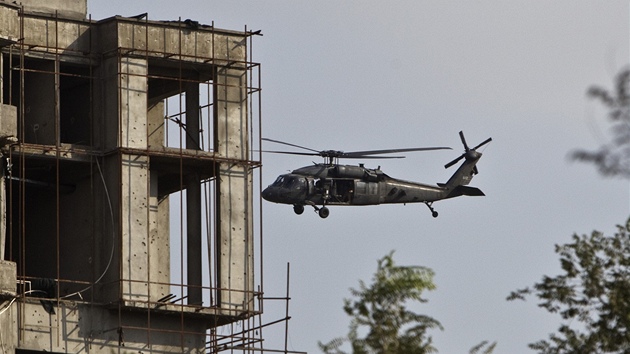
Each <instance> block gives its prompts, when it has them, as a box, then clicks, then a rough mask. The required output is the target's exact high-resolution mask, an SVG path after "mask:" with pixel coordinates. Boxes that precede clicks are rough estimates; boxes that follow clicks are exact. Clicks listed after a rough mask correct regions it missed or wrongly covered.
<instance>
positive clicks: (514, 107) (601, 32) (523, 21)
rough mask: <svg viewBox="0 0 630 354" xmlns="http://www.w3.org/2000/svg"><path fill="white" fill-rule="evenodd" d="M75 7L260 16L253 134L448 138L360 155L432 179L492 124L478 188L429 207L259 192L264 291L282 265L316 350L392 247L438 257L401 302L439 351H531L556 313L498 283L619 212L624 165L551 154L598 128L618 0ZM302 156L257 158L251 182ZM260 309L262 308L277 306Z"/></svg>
mask: <svg viewBox="0 0 630 354" xmlns="http://www.w3.org/2000/svg"><path fill="white" fill-rule="evenodd" d="M88 11H89V13H91V14H92V18H93V19H102V18H106V17H110V16H113V15H116V14H118V15H123V16H132V15H136V14H139V13H142V12H147V11H148V12H149V18H150V19H152V20H176V19H177V18H178V17H181V18H182V19H186V18H191V19H193V20H196V21H199V22H201V23H205V24H209V23H211V22H212V21H214V23H215V25H216V26H217V27H220V28H226V29H234V30H241V29H243V28H244V26H245V25H247V28H248V29H252V30H257V29H261V30H262V33H263V34H264V36H263V37H257V38H255V39H254V47H253V50H254V52H253V61H255V62H259V63H261V66H262V88H263V94H262V99H263V109H262V114H263V130H264V132H263V136H265V137H269V138H273V139H279V140H284V141H289V142H292V143H296V144H300V145H304V146H308V147H311V148H314V149H321V150H323V149H338V150H346V151H350V150H366V149H385V148H401V147H412V146H443V145H446V146H451V147H453V148H454V149H455V150H453V151H437V152H424V153H412V154H408V155H407V159H404V160H383V161H374V162H370V163H368V164H367V165H368V167H376V166H377V165H381V167H382V169H383V170H384V171H385V172H386V173H387V174H389V175H391V176H393V177H398V178H402V179H407V180H415V181H421V182H425V183H431V184H433V183H436V182H445V181H446V180H447V179H448V177H449V176H450V175H451V174H452V173H453V172H454V170H455V169H454V168H452V169H450V170H444V168H443V165H444V164H445V163H446V162H448V161H450V160H452V159H453V158H455V157H457V156H458V155H459V154H460V153H461V150H462V146H461V143H460V141H459V137H458V135H457V133H458V132H459V131H460V130H463V131H464V132H465V134H466V138H467V140H468V142H469V144H470V145H476V144H477V143H479V142H481V141H483V140H484V139H486V138H487V137H492V138H493V142H492V143H491V144H489V145H486V146H484V148H483V149H482V152H483V153H484V156H483V158H482V159H481V161H480V162H479V165H478V167H479V170H480V174H479V175H478V176H476V177H475V179H474V180H473V181H472V183H471V185H472V186H475V187H479V188H480V189H482V190H483V191H484V192H485V193H486V195H487V196H486V197H482V198H473V197H464V198H458V199H452V200H448V201H443V202H438V203H435V204H434V207H435V208H436V209H437V210H438V212H439V213H440V216H439V217H438V218H437V219H433V218H432V217H431V214H430V212H429V210H428V209H427V208H426V207H425V206H424V205H422V204H419V205H418V204H416V205H413V204H410V205H406V206H403V205H385V206H379V207H337V208H335V207H333V208H331V215H330V217H329V218H328V219H326V220H322V219H320V218H319V217H318V216H317V215H316V214H314V213H312V212H310V210H308V209H307V211H306V212H305V213H304V214H303V215H301V216H297V215H295V214H294V213H293V211H292V208H291V207H290V206H287V205H276V204H270V203H265V204H263V207H264V209H263V215H264V218H265V219H264V237H265V245H264V249H265V264H264V266H265V278H264V279H265V284H264V285H265V290H266V293H267V295H269V296H282V295H284V294H285V282H286V280H285V275H286V264H287V262H290V264H291V279H290V282H291V289H290V291H291V298H292V300H291V302H290V315H291V316H292V320H291V321H290V324H289V332H290V337H289V347H290V348H291V349H294V350H302V351H308V352H310V353H317V352H319V350H318V349H317V341H318V340H321V341H328V340H329V339H332V338H333V337H337V336H340V335H344V334H346V333H347V330H348V324H349V318H348V317H347V316H346V315H345V314H344V313H343V310H342V305H343V298H345V297H349V296H350V294H349V291H348V289H349V288H350V287H357V286H358V280H359V279H363V280H366V281H369V280H370V277H371V275H372V274H373V273H374V271H375V270H376V260H377V259H379V258H381V257H382V256H384V255H385V254H387V253H388V252H389V251H390V250H395V251H396V253H395V255H394V258H395V260H396V262H397V263H398V264H401V265H403V264H406V265H412V264H413V265H423V266H426V267H429V268H432V269H433V270H434V271H435V272H436V277H435V282H436V284H437V290H435V291H433V292H430V293H428V294H427V297H428V299H429V302H428V303H426V304H422V305H420V306H418V307H416V308H415V309H416V310H417V311H418V312H421V313H425V314H427V315H430V316H433V317H434V318H436V319H438V320H439V321H441V323H442V324H443V326H444V331H442V332H440V331H435V332H432V333H431V334H432V335H433V337H434V343H435V346H436V347H437V348H438V349H439V351H440V352H441V353H467V352H468V350H469V349H470V348H471V347H472V346H473V345H475V344H477V343H479V342H481V341H482V340H485V339H487V340H490V341H497V342H498V347H497V349H496V352H497V353H528V352H531V351H530V350H529V349H528V348H527V346H526V345H527V343H530V342H533V341H537V340H539V339H543V338H546V337H547V335H548V333H549V332H551V331H554V330H555V329H556V328H557V327H558V324H559V318H557V317H554V316H551V315H548V314H547V313H546V312H545V311H544V310H542V309H539V308H538V307H537V306H536V301H535V300H534V299H531V300H530V301H527V302H506V301H505V297H506V296H507V295H508V294H509V292H510V291H512V290H515V289H517V288H522V287H525V286H528V285H531V284H533V283H534V282H536V281H538V280H540V279H541V277H542V276H543V275H544V274H549V275H553V274H556V273H557V272H558V270H559V267H558V257H557V255H556V254H555V253H554V251H553V250H554V244H557V243H566V242H569V241H570V237H571V235H572V234H573V233H575V232H577V233H580V234H582V233H590V232H591V231H592V230H593V229H598V230H601V231H605V232H606V233H609V234H610V233H612V232H614V231H615V224H619V223H623V222H624V221H625V219H626V218H627V217H628V215H629V213H630V210H629V208H630V207H629V188H628V182H627V181H623V180H619V179H605V178H602V177H601V176H599V175H598V174H597V172H596V170H595V168H594V167H593V166H590V165H585V164H579V163H572V162H570V161H568V159H567V154H568V153H569V152H570V151H571V150H573V149H575V148H589V149H596V148H597V147H599V146H600V145H601V144H602V143H604V142H605V141H606V139H607V137H608V130H607V124H606V123H607V122H606V119H605V114H606V111H605V110H604V109H603V108H602V107H601V106H600V105H599V104H598V103H597V102H594V101H590V100H588V99H587V98H586V96H585V92H586V89H587V88H588V87H589V86H591V85H593V84H598V85H601V86H605V87H611V86H612V82H613V81H612V80H613V78H614V76H615V74H616V73H617V72H618V70H619V69H620V68H622V67H624V66H625V65H627V64H628V62H629V59H630V58H629V53H628V52H629V49H628V46H629V9H628V2H627V1H625V0H624V1H613V0H611V1H606V2H595V1H580V0H577V1H576V0H570V1H568V0H567V1H554V2H550V1H542V0H535V1H520V2H505V1H311V2H306V1H294V0H291V1H289V0H287V1H265V2H262V1H221V2H220V1H212V2H210V1H208V2H205V1H199V0H197V1H193V0H179V1H165V0H135V1H128V0H108V1H94V0H90V1H89V9H88ZM273 148H274V149H277V148H279V147H278V146H274V147H273ZM311 161H312V159H309V158H304V157H295V156H283V155H270V156H264V161H263V162H264V168H263V178H264V180H265V183H266V184H268V183H271V182H273V180H274V179H275V177H276V176H277V175H279V174H281V173H284V172H286V171H287V170H290V169H295V168H297V167H300V166H304V165H308V164H310V163H311ZM317 162H319V161H317ZM347 163H356V161H347ZM265 310H266V319H267V320H268V321H272V320H275V319H277V318H279V317H281V316H282V315H283V311H284V304H281V305H278V306H276V305H272V306H268V307H266V308H265ZM283 331H284V327H283V326H280V328H276V329H265V335H264V337H265V339H266V340H267V342H266V345H265V346H266V347H270V348H274V347H275V348H276V349H280V348H282V347H283V339H282V333H283Z"/></svg>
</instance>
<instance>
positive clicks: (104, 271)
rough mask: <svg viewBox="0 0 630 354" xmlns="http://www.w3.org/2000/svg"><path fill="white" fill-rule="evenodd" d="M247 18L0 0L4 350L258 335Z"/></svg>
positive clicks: (238, 339) (116, 348) (0, 312)
mask: <svg viewBox="0 0 630 354" xmlns="http://www.w3.org/2000/svg"><path fill="white" fill-rule="evenodd" d="M253 34H254V33H252V32H251V31H248V30H247V29H246V28H245V29H244V30H234V31H232V30H222V29H218V28H215V27H214V26H213V25H204V24H200V23H198V22H196V21H193V20H181V19H180V20H177V19H175V20H173V21H153V20H149V19H148V17H147V16H146V14H143V15H140V16H137V17H120V16H115V17H111V18H107V19H103V20H98V21H95V20H92V19H91V18H87V3H86V0H48V1H45V2H44V1H38V0H22V1H20V2H17V3H16V2H11V1H5V0H0V53H1V55H0V68H1V70H0V75H1V76H0V145H1V146H0V149H1V151H0V152H1V158H2V168H1V171H2V178H1V179H0V206H1V208H2V210H1V212H0V214H1V216H2V217H1V218H0V220H1V223H0V352H2V353H32V352H39V351H46V352H57V353H123V352H124V353H127V352H129V353H131V352H134V353H198V352H199V353H201V352H218V351H221V350H224V349H230V348H232V349H233V348H234V347H236V346H237V343H238V346H240V348H245V347H247V346H250V345H251V343H252V342H253V341H255V340H254V339H252V338H248V337H247V336H248V335H247V334H246V333H247V331H248V328H251V327H254V326H256V325H248V323H250V321H252V318H255V317H256V315H258V314H260V312H261V310H260V304H259V303H258V301H259V294H260V293H259V292H260V287H261V284H260V283H261V281H259V280H257V278H256V277H255V275H254V269H255V268H257V267H256V266H255V264H254V261H255V259H256V257H254V252H255V251H254V250H255V249H256V248H257V247H256V246H255V243H257V242H259V241H258V237H257V236H258V235H259V234H260V226H259V224H260V222H259V221H256V220H258V219H259V217H258V216H256V215H254V206H255V205H256V203H259V198H258V197H256V200H254V199H255V198H254V195H257V193H254V191H253V188H254V187H253V186H254V185H255V182H256V178H257V176H259V171H260V169H259V168H258V167H260V162H259V161H260V158H259V157H257V156H256V155H252V151H253V150H256V146H258V144H259V141H260V136H259V135H260V133H259V132H260V96H259V95H260V88H259V86H260V85H259V82H260V74H259V65H258V64H256V63H254V62H252V61H251V60H250V56H251V53H250V52H249V51H250V47H251V37H252V35H253ZM258 154H259V153H258ZM238 321H240V322H241V323H243V325H242V326H240V329H239V331H240V332H241V334H240V335H236V334H233V333H232V334H230V335H229V337H222V336H221V335H220V333H217V331H215V329H216V328H218V327H220V326H225V325H229V324H233V323H236V322H238ZM228 332H229V331H228ZM224 333H227V332H224ZM244 333H245V334H244Z"/></svg>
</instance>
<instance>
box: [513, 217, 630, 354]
mask: <svg viewBox="0 0 630 354" xmlns="http://www.w3.org/2000/svg"><path fill="white" fill-rule="evenodd" d="M555 251H556V253H557V254H559V255H560V265H561V267H562V273H561V274H560V275H558V276H555V277H549V276H544V277H543V279H542V281H541V282H539V283H536V284H534V286H533V287H532V288H525V289H520V290H517V291H515V292H512V293H511V294H510V296H509V297H508V300H514V299H525V297H526V296H528V295H534V296H536V297H537V298H538V299H539V300H540V303H539V304H538V306H540V307H542V308H544V309H546V310H547V311H549V312H551V313H556V314H558V315H560V317H561V318H562V323H561V325H560V327H559V329H558V331H557V333H552V334H550V336H549V340H541V341H538V342H536V343H532V344H530V345H529V347H530V348H532V349H534V350H537V351H538V352H539V353H543V354H552V353H553V354H563V353H629V352H630V219H628V222H627V223H626V225H625V226H617V232H616V233H615V235H614V236H605V235H604V234H602V233H601V232H597V231H594V232H593V233H591V234H590V235H583V236H578V235H574V236H573V242H571V243H568V244H565V245H561V246H558V245H556V250H555Z"/></svg>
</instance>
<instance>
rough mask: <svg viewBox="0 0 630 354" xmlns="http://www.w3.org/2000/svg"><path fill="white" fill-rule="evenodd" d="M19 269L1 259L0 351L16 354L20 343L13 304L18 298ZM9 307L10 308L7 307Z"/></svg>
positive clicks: (15, 309)
mask: <svg viewBox="0 0 630 354" xmlns="http://www.w3.org/2000/svg"><path fill="white" fill-rule="evenodd" d="M16 280H17V267H16V264H15V263H14V262H8V261H3V260H1V259H0V304H1V305H2V306H1V307H0V309H1V310H0V338H2V341H0V351H1V352H2V353H15V348H16V346H17V343H18V326H17V320H18V313H17V304H15V303H10V304H7V302H11V301H12V300H13V299H15V297H16V296H17V285H16ZM7 306H8V307H7Z"/></svg>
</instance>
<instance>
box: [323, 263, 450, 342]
mask: <svg viewBox="0 0 630 354" xmlns="http://www.w3.org/2000/svg"><path fill="white" fill-rule="evenodd" d="M393 253H394V252H393V251H392V252H390V253H389V254H388V255H387V256H385V257H383V258H382V259H380V260H378V267H377V270H376V273H375V274H374V277H373V279H372V284H370V285H369V286H368V285H366V284H365V283H364V282H363V281H360V282H359V289H350V292H351V294H352V296H353V299H345V300H344V307H343V309H344V311H345V312H346V314H348V315H349V316H351V317H352V321H351V323H350V331H349V334H348V336H347V337H342V338H336V339H333V340H332V341H330V342H328V343H326V344H322V343H321V342H320V343H319V346H320V349H321V350H322V351H323V352H324V353H327V354H343V353H345V352H344V351H342V350H341V346H342V345H343V344H345V343H349V344H350V347H351V348H352V353H354V354H374V353H378V354H394V353H408V354H424V353H433V352H437V350H436V349H435V348H434V347H433V345H432V340H431V337H430V336H428V335H427V330H429V329H433V328H439V329H442V326H441V325H440V323H439V322H438V321H437V320H435V319H434V318H432V317H429V316H426V315H421V314H417V313H415V312H413V311H410V310H409V309H408V308H407V307H406V303H407V302H408V301H414V302H420V303H424V302H426V301H427V300H426V299H424V298H423V297H422V293H423V292H424V291H426V290H433V289H435V285H434V284H433V271H432V270H431V269H429V268H425V267H419V266H397V265H395V264H394V260H393V258H392V257H393ZM362 333H366V334H365V336H362V335H361V334H362Z"/></svg>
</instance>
